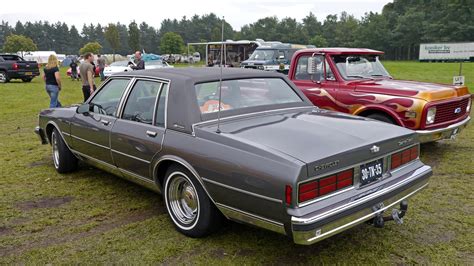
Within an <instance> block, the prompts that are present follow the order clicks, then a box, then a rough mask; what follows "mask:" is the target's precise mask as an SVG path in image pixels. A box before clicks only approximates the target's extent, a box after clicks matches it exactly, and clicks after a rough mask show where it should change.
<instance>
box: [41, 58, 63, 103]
mask: <svg viewBox="0 0 474 266" xmlns="http://www.w3.org/2000/svg"><path fill="white" fill-rule="evenodd" d="M58 65H59V63H58V58H57V57H56V56H55V55H54V54H52V55H50V56H49V58H48V64H46V66H45V67H44V76H43V79H44V81H45V83H46V92H47V93H48V95H49V98H50V99H51V101H50V102H49V108H55V107H61V103H60V102H59V99H58V98H59V91H60V90H61V77H60V75H59V67H58Z"/></svg>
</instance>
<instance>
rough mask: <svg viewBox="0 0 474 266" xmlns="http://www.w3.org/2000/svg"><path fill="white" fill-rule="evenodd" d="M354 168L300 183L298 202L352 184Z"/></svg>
mask: <svg viewBox="0 0 474 266" xmlns="http://www.w3.org/2000/svg"><path fill="white" fill-rule="evenodd" d="M353 177H354V170H353V169H349V170H346V171H342V172H339V173H337V174H333V175H330V176H327V177H323V178H320V179H317V180H313V181H309V182H306V183H303V184H300V185H299V188H298V202H300V203H301V202H305V201H309V200H312V199H315V198H317V197H321V196H324V195H327V194H329V193H332V192H334V191H337V190H340V189H343V188H346V187H349V186H352V184H353Z"/></svg>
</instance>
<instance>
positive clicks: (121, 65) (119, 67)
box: [104, 60, 132, 77]
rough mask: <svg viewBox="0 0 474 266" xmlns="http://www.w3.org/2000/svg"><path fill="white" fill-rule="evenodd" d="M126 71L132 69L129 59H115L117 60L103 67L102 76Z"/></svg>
mask: <svg viewBox="0 0 474 266" xmlns="http://www.w3.org/2000/svg"><path fill="white" fill-rule="evenodd" d="M127 71H132V69H131V68H130V66H129V61H128V60H124V61H117V62H113V63H112V64H110V65H109V66H107V67H105V68H104V76H105V77H110V76H111V75H112V74H115V73H120V72H127Z"/></svg>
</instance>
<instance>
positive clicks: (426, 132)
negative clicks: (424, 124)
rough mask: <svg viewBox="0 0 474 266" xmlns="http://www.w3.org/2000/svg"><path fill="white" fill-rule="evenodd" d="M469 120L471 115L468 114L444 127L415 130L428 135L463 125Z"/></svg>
mask: <svg viewBox="0 0 474 266" xmlns="http://www.w3.org/2000/svg"><path fill="white" fill-rule="evenodd" d="M470 120H471V117H470V116H468V117H467V118H466V119H464V120H462V121H460V122H458V123H456V124H452V125H449V126H447V127H444V128H437V129H433V130H415V132H416V133H417V134H419V135H430V134H436V133H440V132H444V131H449V130H453V129H455V128H457V127H461V126H464V125H465V124H467V123H469V121H470Z"/></svg>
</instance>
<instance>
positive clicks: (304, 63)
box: [295, 55, 334, 81]
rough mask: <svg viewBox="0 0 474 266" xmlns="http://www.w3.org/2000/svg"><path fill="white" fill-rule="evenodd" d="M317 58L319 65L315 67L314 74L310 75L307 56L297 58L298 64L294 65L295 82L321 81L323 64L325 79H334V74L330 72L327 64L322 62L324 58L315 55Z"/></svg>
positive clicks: (322, 78)
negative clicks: (324, 66) (324, 65)
mask: <svg viewBox="0 0 474 266" xmlns="http://www.w3.org/2000/svg"><path fill="white" fill-rule="evenodd" d="M316 57H319V59H320V60H318V61H319V62H320V63H319V64H317V65H316V73H314V74H313V75H310V74H309V73H308V58H309V56H301V57H300V58H298V62H297V63H296V72H295V80H314V81H322V80H324V79H325V78H324V68H323V62H325V63H326V79H334V74H333V73H332V71H331V67H330V66H329V64H328V63H327V62H326V60H324V56H322V55H316Z"/></svg>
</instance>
